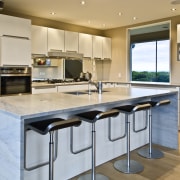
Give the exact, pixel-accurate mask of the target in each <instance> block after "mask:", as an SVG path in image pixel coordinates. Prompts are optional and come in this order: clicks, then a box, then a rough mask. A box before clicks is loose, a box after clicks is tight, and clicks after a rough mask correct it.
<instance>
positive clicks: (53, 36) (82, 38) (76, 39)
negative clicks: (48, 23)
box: [32, 25, 111, 60]
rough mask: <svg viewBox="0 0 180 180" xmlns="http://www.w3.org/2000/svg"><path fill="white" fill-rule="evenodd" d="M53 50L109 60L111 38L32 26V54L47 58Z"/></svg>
mask: <svg viewBox="0 0 180 180" xmlns="http://www.w3.org/2000/svg"><path fill="white" fill-rule="evenodd" d="M53 50H54V51H57V50H58V51H62V52H78V53H80V54H83V57H85V58H90V59H91V58H94V59H102V60H103V59H111V38H107V37H102V36H95V35H90V34H85V33H78V32H72V31H64V30H59V29H54V28H47V27H42V26H35V25H33V26H32V54H34V55H37V56H47V55H48V52H50V51H53Z"/></svg>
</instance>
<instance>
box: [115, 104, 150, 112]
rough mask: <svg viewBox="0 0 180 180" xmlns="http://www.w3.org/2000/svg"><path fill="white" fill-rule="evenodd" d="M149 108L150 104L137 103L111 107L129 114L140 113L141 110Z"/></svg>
mask: <svg viewBox="0 0 180 180" xmlns="http://www.w3.org/2000/svg"><path fill="white" fill-rule="evenodd" d="M150 106H151V104H150V103H142V104H139V103H138V104H137V105H124V106H118V107H113V109H117V110H119V111H123V112H127V113H131V112H134V111H141V110H145V109H148V108H149V107H150Z"/></svg>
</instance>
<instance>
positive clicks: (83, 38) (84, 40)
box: [79, 33, 92, 58]
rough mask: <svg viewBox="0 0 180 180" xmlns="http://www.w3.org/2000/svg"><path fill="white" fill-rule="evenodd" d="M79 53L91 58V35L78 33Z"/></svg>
mask: <svg viewBox="0 0 180 180" xmlns="http://www.w3.org/2000/svg"><path fill="white" fill-rule="evenodd" d="M79 53H82V54H83V56H84V57H86V58H92V35H90V34H84V33H79Z"/></svg>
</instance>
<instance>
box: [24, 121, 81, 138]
mask: <svg viewBox="0 0 180 180" xmlns="http://www.w3.org/2000/svg"><path fill="white" fill-rule="evenodd" d="M80 124H81V121H80V120H79V119H75V118H74V119H68V120H64V119H61V118H52V119H48V120H43V121H38V122H33V123H30V124H29V125H27V127H28V128H29V129H32V130H34V131H36V132H38V133H40V134H42V135H44V134H47V133H48V132H50V131H55V130H58V129H63V128H67V127H71V126H79V125H80Z"/></svg>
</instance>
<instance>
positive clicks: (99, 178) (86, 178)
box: [78, 174, 109, 180]
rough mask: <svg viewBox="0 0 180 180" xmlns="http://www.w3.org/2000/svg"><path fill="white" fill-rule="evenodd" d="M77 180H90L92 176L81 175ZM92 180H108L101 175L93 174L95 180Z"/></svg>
mask: <svg viewBox="0 0 180 180" xmlns="http://www.w3.org/2000/svg"><path fill="white" fill-rule="evenodd" d="M78 180H92V174H85V175H82V176H80V177H79V178H78ZM93 180H109V178H108V177H106V176H104V175H102V174H95V179H93Z"/></svg>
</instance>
